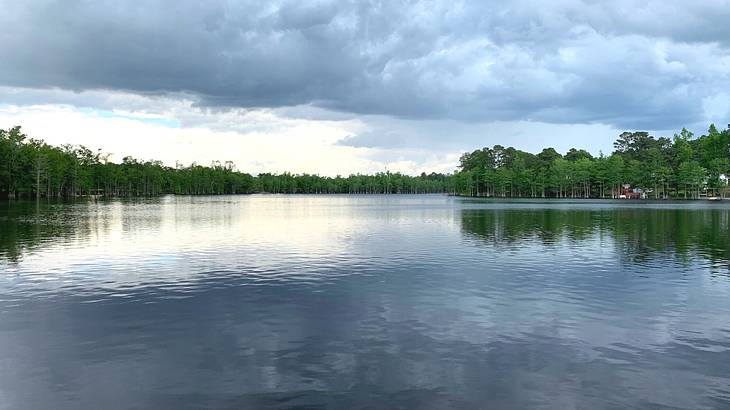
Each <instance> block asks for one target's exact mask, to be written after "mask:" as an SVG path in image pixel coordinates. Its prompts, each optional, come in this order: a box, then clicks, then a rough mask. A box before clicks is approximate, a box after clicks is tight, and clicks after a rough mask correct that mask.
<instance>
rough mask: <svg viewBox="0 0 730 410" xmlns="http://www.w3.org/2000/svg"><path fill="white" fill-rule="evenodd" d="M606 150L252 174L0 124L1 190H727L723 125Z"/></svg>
mask: <svg viewBox="0 0 730 410" xmlns="http://www.w3.org/2000/svg"><path fill="white" fill-rule="evenodd" d="M614 148H615V150H614V152H613V153H611V154H610V155H608V156H607V155H604V154H603V153H601V154H599V155H598V156H593V155H592V154H591V153H590V152H588V151H586V150H585V149H579V148H571V149H570V150H569V151H568V152H566V153H565V154H564V155H563V154H560V153H559V152H557V151H556V150H555V149H554V148H545V149H543V150H542V151H541V152H539V153H537V154H532V153H529V152H525V151H521V150H518V149H515V148H513V147H504V146H502V145H495V146H494V147H492V148H487V147H485V148H481V149H477V150H474V151H472V152H467V153H464V154H463V155H462V156H461V158H460V161H459V165H458V169H457V170H456V171H455V172H454V173H453V174H442V173H430V174H426V173H422V174H421V175H418V176H409V175H404V174H401V173H397V172H396V173H392V172H379V173H376V174H374V175H361V174H354V175H349V176H346V177H344V176H336V177H326V176H320V175H315V174H291V173H288V172H285V173H282V174H271V173H262V174H259V175H257V176H253V175H251V174H249V173H246V172H242V171H239V170H237V169H236V166H235V165H234V164H233V162H231V161H225V162H223V163H221V162H219V161H214V162H213V163H212V164H210V165H209V166H202V165H199V164H196V163H193V164H190V165H189V166H183V165H181V164H176V166H175V167H170V166H166V165H165V164H163V163H162V162H160V161H156V160H146V161H143V160H139V159H136V158H132V157H129V156H128V157H124V159H123V160H122V162H121V163H114V162H111V161H109V158H110V155H109V154H106V153H103V152H102V151H101V150H97V151H93V150H91V149H89V148H86V147H83V146H72V145H62V146H60V147H54V146H51V145H48V144H46V143H45V142H43V141H42V140H39V139H34V138H30V137H28V136H27V135H25V134H24V133H23V131H22V129H21V128H20V127H13V128H10V129H7V130H4V129H0V197H10V198H20V197H39V198H41V197H45V198H54V197H56V198H57V197H74V196H80V195H102V196H108V197H132V196H151V195H160V194H187V195H211V194H216V195H217V194H244V193H254V192H269V193H349V194H382V193H392V194H397V193H412V194H419V193H452V194H459V195H468V196H487V197H532V198H538V197H539V198H617V197H619V196H620V195H621V193H622V192H623V191H624V190H625V188H624V187H626V186H629V187H631V188H632V189H639V190H641V192H643V193H644V194H645V195H647V196H648V197H653V198H670V197H674V198H698V197H700V196H702V195H719V194H724V193H725V192H726V191H727V179H726V178H725V179H723V178H722V176H723V175H725V176H727V175H729V174H730V126H729V128H727V129H725V130H723V131H719V130H718V129H717V127H715V125H710V127H709V129H708V131H707V133H706V134H704V135H701V136H699V137H697V138H696V137H695V136H694V135H693V134H692V133H691V132H689V131H688V130H686V129H682V130H681V131H680V132H679V133H677V134H675V135H674V137H673V138H671V139H670V138H665V137H659V138H656V137H654V136H652V135H650V134H649V133H647V132H644V131H637V132H623V133H621V134H620V135H619V136H618V138H617V140H616V142H615V143H614Z"/></svg>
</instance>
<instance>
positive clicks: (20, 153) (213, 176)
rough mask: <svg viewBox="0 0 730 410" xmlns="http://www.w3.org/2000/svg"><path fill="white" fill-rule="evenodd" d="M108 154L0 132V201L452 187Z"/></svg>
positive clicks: (436, 181) (442, 180) (396, 177)
mask: <svg viewBox="0 0 730 410" xmlns="http://www.w3.org/2000/svg"><path fill="white" fill-rule="evenodd" d="M108 159H109V155H104V154H102V153H101V152H100V151H97V152H94V151H92V150H90V149H88V148H86V147H83V146H71V145H64V146H61V147H53V146H50V145H48V144H46V143H44V142H43V141H40V140H35V139H29V138H28V137H27V136H26V135H25V134H23V132H22V130H21V128H20V127H14V128H11V129H8V130H0V197H10V198H20V197H46V198H58V197H75V196H80V195H103V196H108V197H135V196H153V195H160V194H187V195H211V194H214V195H219V194H245V193H253V192H270V193H357V194H365V193H368V194H376V193H436V192H447V191H450V190H451V187H450V185H449V183H450V181H451V179H450V177H449V176H447V175H444V174H436V173H431V174H425V173H424V174H421V175H419V176H415V177H414V176H408V175H403V174H400V173H391V172H381V173H377V174H375V175H350V176H349V177H341V176H337V177H335V178H330V177H323V176H319V175H310V174H301V175H294V174H290V173H283V174H279V175H275V174H261V175H258V176H257V177H254V176H252V175H250V174H247V173H245V172H240V171H237V170H236V168H235V166H234V164H233V163H232V162H230V161H227V162H225V163H220V162H219V161H214V162H213V163H212V164H211V165H210V166H201V165H198V164H195V163H193V164H191V165H190V166H187V167H186V166H182V165H180V164H177V165H176V166H175V167H169V166H165V165H164V164H163V163H162V162H160V161H140V160H138V159H135V158H132V157H125V158H124V159H123V160H122V162H121V163H120V164H116V163H112V162H109V161H108Z"/></svg>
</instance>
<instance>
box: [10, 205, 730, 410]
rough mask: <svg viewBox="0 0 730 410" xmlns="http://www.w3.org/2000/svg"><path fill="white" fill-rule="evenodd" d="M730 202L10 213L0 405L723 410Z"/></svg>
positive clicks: (726, 398) (729, 349)
mask: <svg viewBox="0 0 730 410" xmlns="http://www.w3.org/2000/svg"><path fill="white" fill-rule="evenodd" d="M729 219H730V204H726V203H648V202H626V201H624V202H610V201H609V202H586V201H584V202H555V201H553V202H540V201H516V202H501V201H479V200H467V199H458V198H448V197H442V196H263V195H261V196H258V195H255V196H235V197H197V198H188V197H172V196H171V197H165V198H159V199H150V200H138V201H113V202H96V203H94V202H80V203H75V204H44V203H42V204H40V205H36V204H35V203H14V204H9V203H2V204H0V233H1V235H0V409H101V408H103V409H133V408H176V409H180V408H229V407H233V408H256V409H260V408H262V409H266V408H276V409H279V408H297V409H310V408H337V409H339V408H348V409H356V408H422V409H447V408H458V409H465V408H545V409H570V408H586V409H588V408H589V409H608V408H616V409H618V408H673V409H675V408H676V409H705V408H708V409H709V408H730V265H729V263H730V229H729V228H730V227H729V223H730V222H729Z"/></svg>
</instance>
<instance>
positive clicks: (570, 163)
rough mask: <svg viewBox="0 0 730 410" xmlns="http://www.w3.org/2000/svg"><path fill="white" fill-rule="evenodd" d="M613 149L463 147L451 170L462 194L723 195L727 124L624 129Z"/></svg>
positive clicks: (729, 163) (728, 163)
mask: <svg viewBox="0 0 730 410" xmlns="http://www.w3.org/2000/svg"><path fill="white" fill-rule="evenodd" d="M614 148H615V150H614V152H613V153H612V154H611V155H608V156H606V155H604V154H602V153H601V154H600V155H599V156H597V157H594V156H593V155H591V154H590V153H589V152H587V151H586V150H583V149H575V148H572V149H570V151H568V152H567V153H566V154H565V155H561V154H560V153H558V152H557V151H555V149H553V148H545V149H543V150H542V151H541V152H540V153H538V154H532V153H529V152H524V151H520V150H517V149H515V148H512V147H509V148H505V147H503V146H501V145H495V146H494V147H493V148H482V149H479V150H475V151H473V152H469V153H465V154H463V155H462V156H461V158H460V164H459V170H458V171H457V172H456V173H455V174H454V176H453V178H454V186H455V191H456V192H457V193H459V194H461V195H468V196H487V197H531V198H548V197H550V198H619V197H621V195H622V194H624V193H625V192H626V191H627V188H626V187H630V189H631V192H636V193H643V195H645V196H646V197H648V198H656V199H659V198H699V197H700V196H704V195H707V196H714V195H718V196H719V195H723V196H724V195H727V193H728V187H727V176H728V175H730V125H729V126H728V129H725V130H723V131H722V132H720V131H718V129H717V128H716V127H715V126H714V125H710V127H709V129H708V131H707V134H704V135H701V136H700V137H697V138H695V136H694V134H693V133H692V132H690V131H688V130H686V129H682V131H681V132H680V133H678V134H675V135H674V137H673V138H671V139H670V138H666V137H660V138H655V137H654V136H652V135H649V133H647V132H643V131H640V132H624V133H622V134H621V135H619V137H618V139H617V140H616V142H615V143H614Z"/></svg>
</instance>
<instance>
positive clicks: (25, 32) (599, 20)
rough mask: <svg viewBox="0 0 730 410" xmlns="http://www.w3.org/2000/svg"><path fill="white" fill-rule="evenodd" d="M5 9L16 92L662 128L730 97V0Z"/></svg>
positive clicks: (6, 63)
mask: <svg viewBox="0 0 730 410" xmlns="http://www.w3.org/2000/svg"><path fill="white" fill-rule="evenodd" d="M0 7H2V10H3V13H2V14H1V15H0V25H2V27H3V30H2V32H1V33H0V55H2V56H3V62H2V64H0V85H4V86H11V87H28V88H49V87H56V88H62V89H69V90H75V91H83V90H115V91H126V92H132V93H138V94H144V95H169V94H173V95H185V96H193V98H194V99H195V102H196V104H198V105H200V106H204V107H235V108H260V107H266V108H282V107H297V106H300V107H301V106H307V105H308V106H312V107H317V108H324V109H327V110H333V111H339V112H345V113H353V114H376V115H385V116H391V117H398V118H402V119H449V120H457V121H465V122H490V121H514V120H533V121H540V122H547V123H567V124H570V123H603V124H610V125H612V126H616V127H621V128H624V127H625V128H648V129H667V128H675V127H680V126H683V125H687V124H691V123H697V122H699V121H703V120H705V117H706V115H705V112H704V108H703V103H702V102H703V99H706V98H712V97H713V96H715V95H717V93H719V92H721V91H722V90H725V89H729V88H730V70H728V68H727V67H729V66H730V50H729V49H728V45H729V43H728V42H729V41H730V24H727V21H730V1H727V0H709V1H703V2H685V1H679V0H677V1H663V2H654V1H638V0H636V1H634V0H619V1H615V2H610V3H605V4H604V3H599V2H595V1H591V0H561V1H558V2H551V3H550V4H549V5H546V4H545V3H543V2H537V1H531V0H512V1H509V2H500V3H499V4H488V3H487V2H476V1H474V2H459V1H456V2H453V1H431V2H412V1H387V2H378V1H371V2H334V1H323V2H307V3H303V2H300V1H274V2H266V3H261V2H256V1H242V2H228V1H222V0H220V1H207V2H203V3H200V2H192V1H155V2H132V3H128V2H117V1H97V2H93V3H92V2H80V1H49V0H45V1H42V0H38V1H30V2H16V1H11V0H0ZM718 120H722V119H718ZM363 138H364V137H363ZM379 138H383V137H379ZM360 142H361V143H364V141H360Z"/></svg>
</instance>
